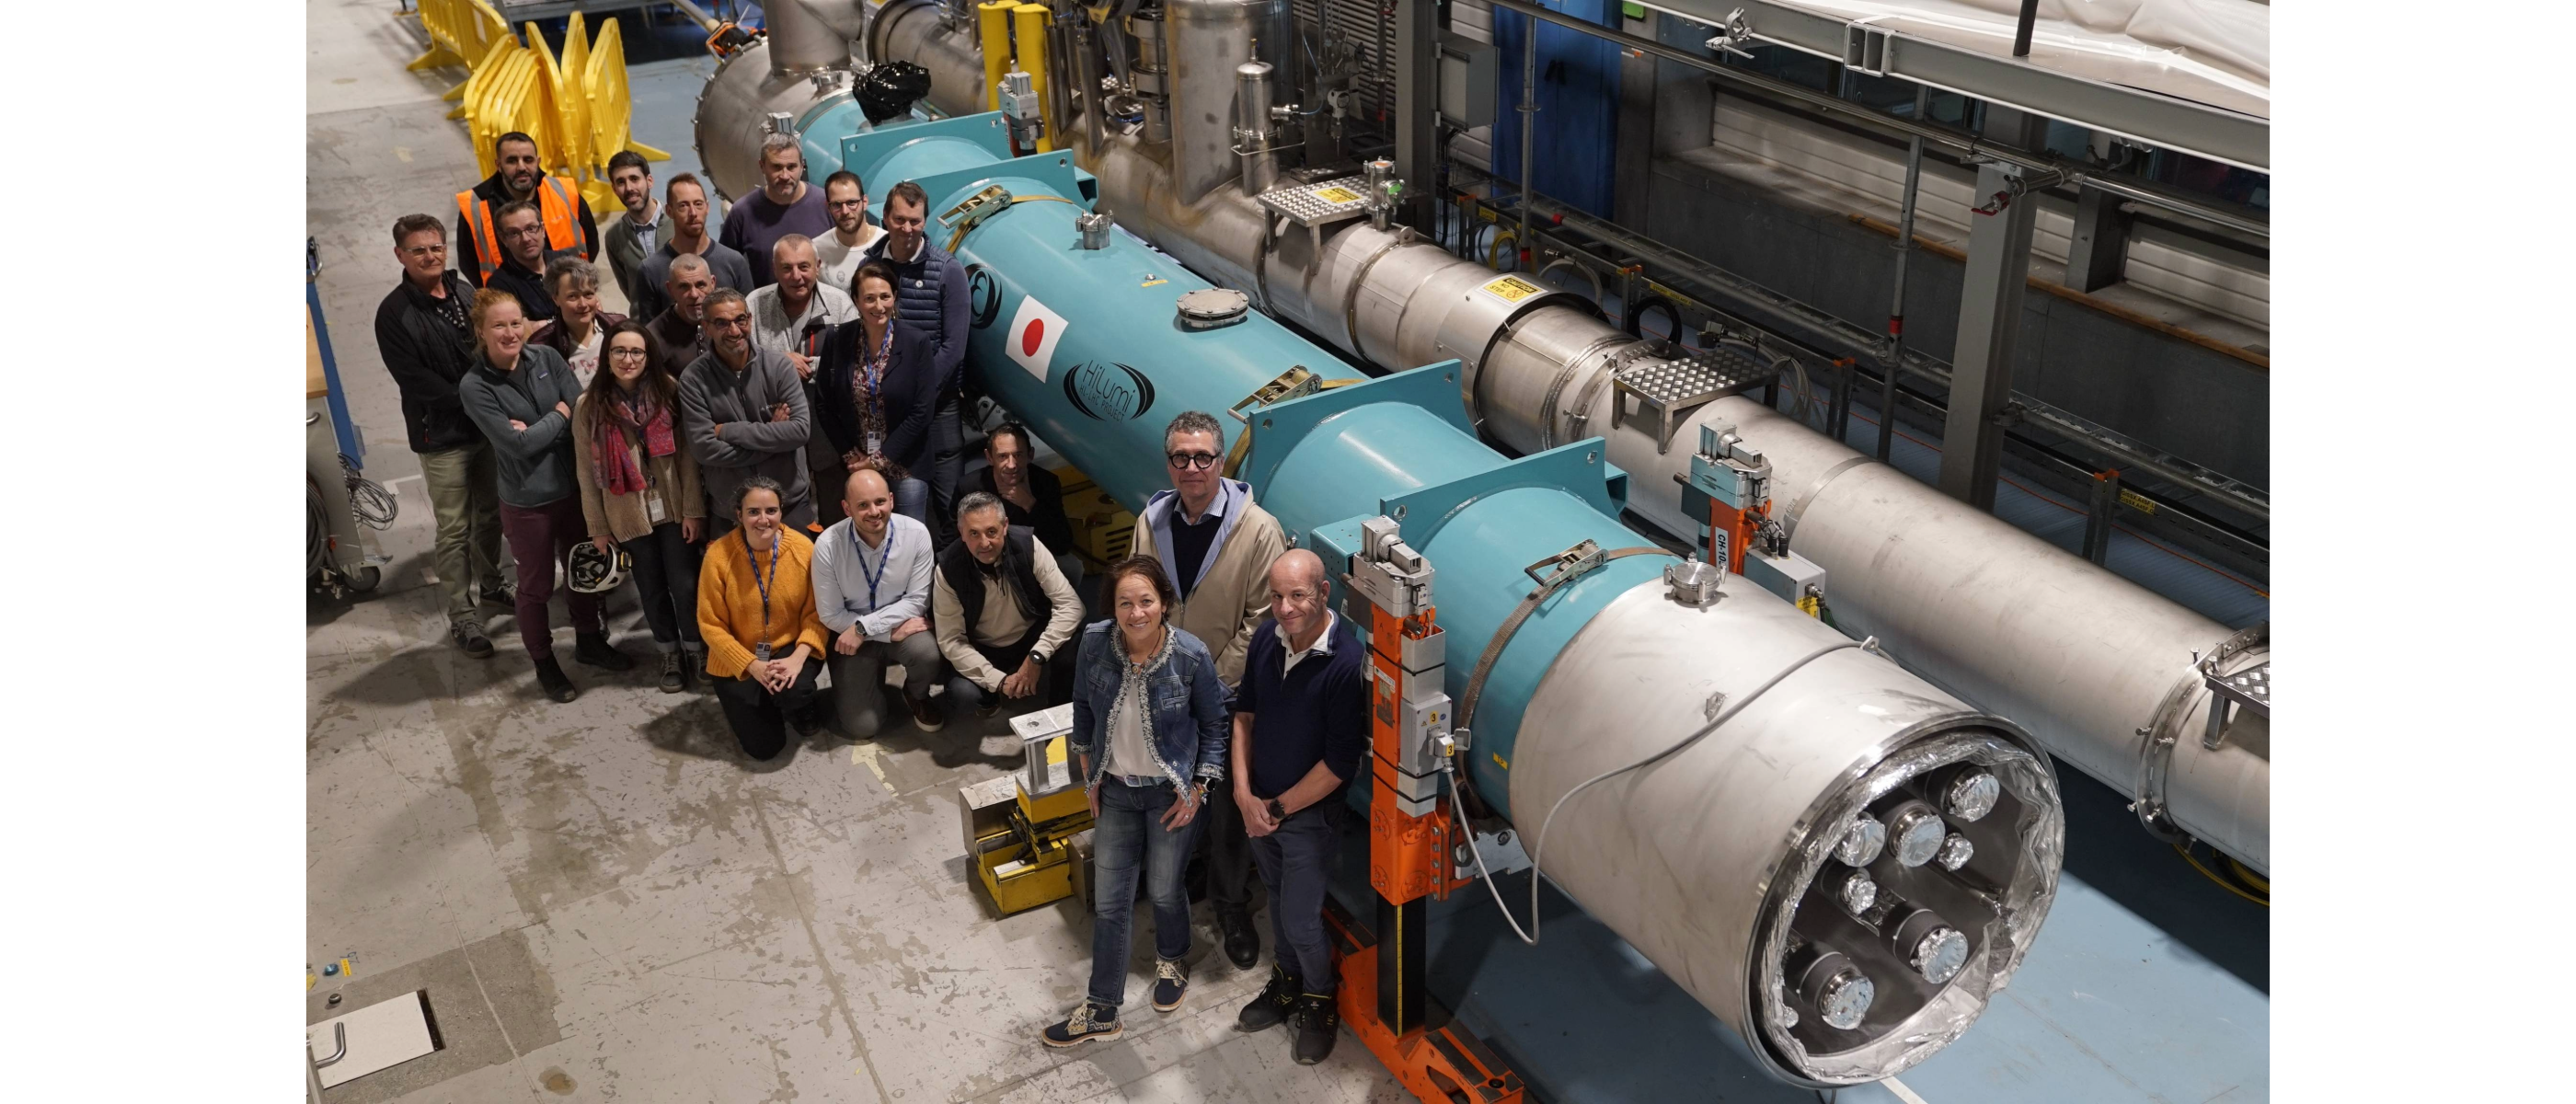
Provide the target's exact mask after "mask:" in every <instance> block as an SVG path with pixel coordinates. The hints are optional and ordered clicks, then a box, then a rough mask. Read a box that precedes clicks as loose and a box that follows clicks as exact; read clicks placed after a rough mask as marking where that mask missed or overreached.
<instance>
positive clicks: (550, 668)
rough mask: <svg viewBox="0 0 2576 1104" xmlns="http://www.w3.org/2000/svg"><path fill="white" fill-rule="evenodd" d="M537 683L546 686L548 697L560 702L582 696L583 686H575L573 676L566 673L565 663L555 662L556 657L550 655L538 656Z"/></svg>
mask: <svg viewBox="0 0 2576 1104" xmlns="http://www.w3.org/2000/svg"><path fill="white" fill-rule="evenodd" d="M537 685H539V686H542V687H544V688H545V690H546V696H547V697H549V698H553V699H554V700H556V701H559V702H568V701H571V700H573V699H574V698H578V697H580V696H581V688H580V687H578V686H574V685H573V684H572V679H571V677H569V676H567V675H565V674H564V669H563V664H560V663H557V662H555V657H553V656H550V655H547V656H538V657H537Z"/></svg>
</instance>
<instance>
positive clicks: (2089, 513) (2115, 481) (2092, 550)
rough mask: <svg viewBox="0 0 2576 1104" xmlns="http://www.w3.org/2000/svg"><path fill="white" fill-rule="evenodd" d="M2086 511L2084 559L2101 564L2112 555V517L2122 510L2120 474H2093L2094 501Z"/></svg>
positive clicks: (2088, 505) (2110, 472)
mask: <svg viewBox="0 0 2576 1104" xmlns="http://www.w3.org/2000/svg"><path fill="white" fill-rule="evenodd" d="M2086 505H2087V509H2086V510H2085V511H2084V558H2085V559H2088V560H2091V561H2093V562H2094V563H2095V564H2097V565H2098V564H2101V563H2102V562H2103V561H2104V560H2106V559H2108V558H2109V557H2110V554H2111V515H2112V514H2113V513H2114V512H2115V511H2117V510H2118V509H2119V508H2120V473H2119V472H2118V471H2116V470H2115V471H2099V472H2094V473H2093V500H2092V501H2091V502H2090V503H2087V504H2086Z"/></svg>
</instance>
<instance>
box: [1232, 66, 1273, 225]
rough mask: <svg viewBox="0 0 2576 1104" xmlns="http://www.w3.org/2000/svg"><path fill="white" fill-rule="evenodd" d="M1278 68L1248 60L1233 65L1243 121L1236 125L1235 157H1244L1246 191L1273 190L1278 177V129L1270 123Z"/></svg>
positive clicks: (1253, 193) (1237, 97)
mask: <svg viewBox="0 0 2576 1104" xmlns="http://www.w3.org/2000/svg"><path fill="white" fill-rule="evenodd" d="M1275 71H1276V70H1275V68H1274V67H1273V66H1272V65H1271V64H1270V63H1269V62H1266V61H1247V62H1244V63H1243V64H1241V65H1238V66H1235V67H1234V84H1235V92H1234V100H1235V104H1236V106H1237V107H1238V108H1239V109H1240V114H1241V116H1242V120H1243V121H1242V122H1241V123H1240V124H1239V125H1237V126H1236V127H1235V130H1234V141H1235V149H1236V150H1238V151H1240V152H1239V153H1237V154H1236V156H1238V157H1240V158H1242V166H1241V168H1240V172H1241V173H1242V178H1243V194H1245V195H1250V196H1257V195H1260V194H1261V193H1263V192H1266V191H1269V190H1270V185H1271V184H1272V183H1274V182H1276V181H1277V180H1278V179H1279V154H1278V153H1277V151H1275V150H1274V149H1273V148H1272V147H1274V146H1276V145H1277V144H1278V131H1277V130H1275V129H1273V128H1272V126H1271V123H1270V98H1271V92H1270V77H1271V74H1272V73H1273V72H1275Z"/></svg>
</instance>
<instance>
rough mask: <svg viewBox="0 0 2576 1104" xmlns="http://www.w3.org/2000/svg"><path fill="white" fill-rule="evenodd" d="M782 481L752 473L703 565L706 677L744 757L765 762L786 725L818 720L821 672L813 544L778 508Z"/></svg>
mask: <svg viewBox="0 0 2576 1104" xmlns="http://www.w3.org/2000/svg"><path fill="white" fill-rule="evenodd" d="M781 497H782V495H781V488H780V487H779V486H778V481H777V480H774V479H770V478H768V477H767V476H753V477H752V478H750V479H746V480H744V481H743V484H742V487H741V489H739V490H737V491H735V492H734V520H735V521H736V522H737V523H738V528H736V529H735V530H734V531H733V532H731V533H727V534H725V536H724V537H723V538H722V539H719V540H718V541H716V542H715V544H714V546H713V547H710V548H708V549H707V558H706V563H705V565H704V566H703V567H701V568H700V569H699V570H698V635H700V636H702V637H704V638H705V639H706V644H707V677H708V678H709V679H710V680H712V681H713V682H714V683H715V689H716V700H717V701H718V702H720V703H722V704H723V706H724V714H725V723H726V724H728V725H731V726H732V727H733V735H734V739H736V740H739V741H741V742H742V751H743V754H745V755H749V756H751V757H752V758H754V759H759V760H762V761H767V760H770V759H775V758H777V757H778V753H779V752H780V751H783V750H785V749H786V747H787V725H788V723H789V722H793V723H794V724H795V725H796V728H797V730H798V731H799V732H803V733H811V732H813V731H814V730H815V729H817V728H820V727H821V720H820V710H819V709H818V708H817V706H818V704H819V703H818V702H817V701H816V692H815V686H814V681H815V679H816V678H817V677H818V676H820V675H821V674H822V671H823V662H822V655H823V645H824V641H825V640H826V639H827V637H826V636H825V635H824V633H823V620H822V618H821V617H819V616H817V615H816V614H815V612H814V587H813V582H812V580H811V578H810V577H809V572H810V571H811V566H810V565H811V564H812V562H813V558H814V542H812V541H809V540H807V539H805V535H804V534H802V533H799V532H796V531H795V529H794V528H793V527H792V526H789V525H788V524H787V523H786V522H785V521H784V520H783V519H782V518H781V517H780V515H779V500H780V499H781Z"/></svg>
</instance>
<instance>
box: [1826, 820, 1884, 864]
mask: <svg viewBox="0 0 2576 1104" xmlns="http://www.w3.org/2000/svg"><path fill="white" fill-rule="evenodd" d="M1886 847H1887V826H1886V825H1884V824H1880V823H1879V822H1877V821H1875V820H1872V819H1870V816H1869V814H1867V813H1862V814H1861V815H1859V816H1856V817H1853V818H1852V822H1851V827H1849V828H1846V829H1844V830H1843V838H1842V839H1841V840H1840V841H1839V842H1837V843H1835V844H1834V860H1835V861H1836V862H1840V863H1842V864H1843V865H1845V866H1868V865H1869V864H1871V863H1874V862H1877V861H1878V853H1879V852H1880V851H1881V850H1883V849H1885V848H1886Z"/></svg>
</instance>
